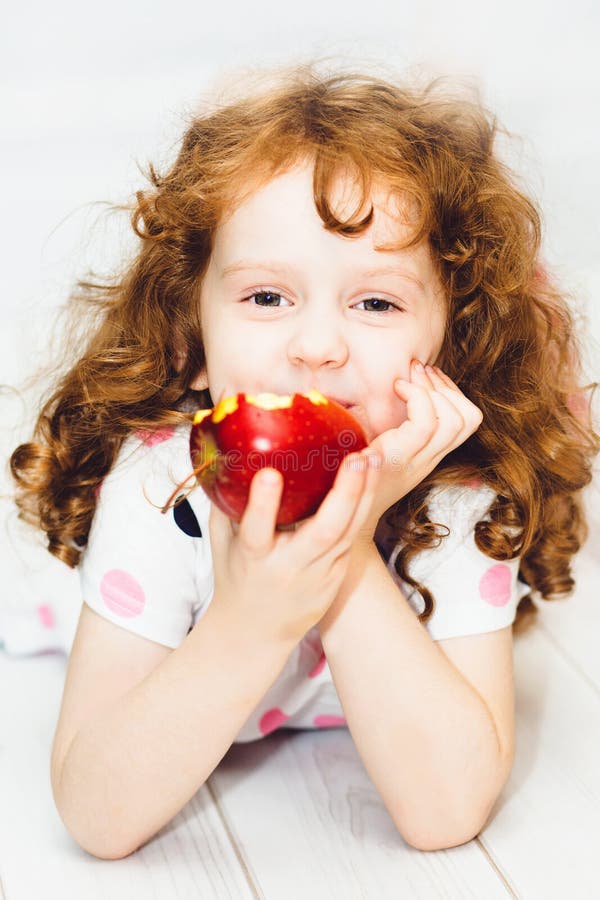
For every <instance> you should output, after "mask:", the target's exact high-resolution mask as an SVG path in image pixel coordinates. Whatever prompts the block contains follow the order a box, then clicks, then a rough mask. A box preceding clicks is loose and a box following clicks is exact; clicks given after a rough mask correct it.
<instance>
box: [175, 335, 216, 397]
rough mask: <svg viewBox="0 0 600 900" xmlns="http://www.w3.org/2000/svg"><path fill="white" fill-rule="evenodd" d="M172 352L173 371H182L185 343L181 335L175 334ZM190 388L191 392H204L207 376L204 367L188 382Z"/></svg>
mask: <svg viewBox="0 0 600 900" xmlns="http://www.w3.org/2000/svg"><path fill="white" fill-rule="evenodd" d="M173 343H174V350H175V370H176V371H177V372H181V370H182V369H183V367H184V365H185V362H186V358H187V353H186V350H185V342H184V340H183V338H182V337H181V335H179V334H175V336H174V341H173ZM189 386H190V388H191V389H192V390H193V391H204V390H206V388H207V387H208V376H207V374H206V367H204V368H203V369H202V371H201V372H200V374H199V375H196V377H195V378H194V379H192V381H191V382H190V385H189Z"/></svg>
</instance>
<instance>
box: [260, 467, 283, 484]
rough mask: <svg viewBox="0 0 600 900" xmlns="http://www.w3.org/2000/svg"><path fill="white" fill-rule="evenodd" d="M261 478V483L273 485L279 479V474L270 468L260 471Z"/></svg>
mask: <svg viewBox="0 0 600 900" xmlns="http://www.w3.org/2000/svg"><path fill="white" fill-rule="evenodd" d="M261 479H262V481H263V484H269V485H271V484H272V485H275V484H277V482H278V481H279V474H278V473H277V472H274V471H273V470H272V469H270V470H269V471H268V472H263V473H262V475H261Z"/></svg>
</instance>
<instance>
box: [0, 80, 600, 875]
mask: <svg viewBox="0 0 600 900" xmlns="http://www.w3.org/2000/svg"><path fill="white" fill-rule="evenodd" d="M495 133H496V124H495V120H494V118H493V116H491V114H489V113H488V112H487V110H485V109H484V108H482V107H481V106H480V105H479V104H478V103H476V102H474V101H472V100H466V99H462V98H460V97H456V96H452V95H449V94H445V93H443V91H442V89H441V87H440V85H439V84H432V85H430V86H428V87H426V88H424V89H419V88H413V87H410V86H403V85H400V84H397V83H392V82H388V81H386V80H383V79H379V78H377V77H372V76H365V75H361V74H352V73H347V72H346V73H333V74H326V75H324V74H319V73H318V72H317V70H316V67H315V66H312V65H304V66H299V67H295V68H293V69H291V70H288V71H284V72H283V73H281V72H280V73H279V77H278V78H277V79H275V80H273V81H272V82H271V83H269V85H268V86H266V87H262V86H261V87H259V88H255V89H254V90H249V91H248V94H247V96H245V97H243V98H239V97H238V98H230V99H229V100H228V102H225V103H221V104H220V105H219V104H217V105H216V106H215V108H214V109H213V110H211V111H206V112H205V113H204V114H202V115H198V116H197V117H196V118H193V119H192V121H191V122H190V124H189V127H188V129H187V131H186V132H185V134H184V136H183V140H182V143H181V147H180V149H179V153H178V156H177V158H176V160H175V162H174V163H173V164H172V165H171V166H170V168H168V170H167V171H165V172H164V173H163V174H159V173H158V172H157V171H156V170H155V168H154V167H153V166H152V165H150V167H149V179H150V181H151V188H150V189H149V190H147V191H140V192H138V193H137V203H136V204H135V205H134V207H133V211H132V225H133V229H134V231H135V233H136V234H137V235H138V236H139V249H138V251H137V255H136V256H135V258H134V259H133V261H132V262H131V263H130V265H129V266H128V267H127V268H125V269H124V270H123V272H121V273H120V275H119V277H115V279H114V280H113V281H112V282H109V283H105V284H102V283H97V282H96V283H91V282H82V283H81V287H82V289H83V290H84V295H85V296H87V297H88V298H90V299H93V301H94V303H95V304H96V306H98V305H99V308H100V317H99V319H98V320H96V326H95V328H94V329H93V330H91V333H90V335H89V340H88V343H87V346H86V347H85V349H84V352H83V354H82V355H81V357H80V358H79V359H78V361H77V362H76V363H75V364H74V365H73V366H72V368H71V369H70V371H68V372H67V373H66V374H65V375H64V377H62V380H61V381H60V383H59V384H58V386H57V388H56V390H55V393H54V395H53V396H52V397H51V398H50V399H49V401H48V402H47V403H46V405H45V406H44V407H43V409H42V411H41V413H40V416H39V419H38V422H37V427H36V432H35V435H34V440H33V441H32V442H30V443H27V444H24V445H21V446H20V447H18V448H17V449H16V450H15V451H14V453H13V455H12V458H11V465H12V472H13V475H14V477H15V479H16V481H17V484H18V502H19V505H20V508H21V511H22V514H23V515H24V516H25V517H27V518H28V519H30V520H33V521H35V522H36V523H37V524H38V525H39V526H40V527H41V528H42V529H43V530H44V531H45V532H46V533H47V535H48V542H49V543H48V547H49V550H50V552H51V553H53V554H55V555H56V556H57V557H59V558H60V559H62V560H63V561H64V562H66V563H67V564H68V565H69V566H78V567H79V570H80V572H81V584H82V599H83V603H82V607H81V614H80V619H79V624H78V629H77V633H76V636H75V640H74V643H73V646H72V650H71V654H70V658H69V663H68V669H67V675H66V683H65V688H64V695H63V701H62V707H61V712H60V718H59V722H58V725H57V729H56V734H55V739H54V745H53V752H52V786H53V791H54V798H55V802H56V805H57V808H58V810H59V812H60V815H61V817H62V819H63V821H64V823H65V826H66V828H67V829H68V830H69V832H70V833H71V834H72V835H73V837H74V838H75V840H76V841H77V842H78V843H79V844H80V845H81V846H82V847H84V848H85V849H86V850H88V851H89V852H90V853H92V854H94V855H96V856H99V857H103V858H111V859H112V858H118V857H122V856H125V855H127V854H129V853H131V852H132V851H133V850H135V849H136V848H138V847H139V846H140V845H141V844H143V843H144V842H146V841H147V840H149V839H150V838H151V837H152V836H153V835H155V834H156V833H157V832H158V831H159V830H160V829H161V828H162V827H163V825H164V824H165V823H166V822H168V821H169V820H170V819H171V818H172V817H173V816H175V815H176V814H177V812H178V811H179V810H181V808H182V807H183V806H184V805H185V804H186V803H187V802H188V801H189V799H190V798H191V797H192V796H193V794H194V793H195V792H196V791H197V790H198V789H199V788H200V786H201V785H202V784H203V783H204V782H205V780H206V779H207V778H208V777H209V775H210V774H211V772H212V771H213V770H214V769H215V767H216V766H217V765H218V763H219V761H220V760H221V759H222V758H223V756H224V755H225V753H226V752H227V750H228V748H229V747H230V746H231V745H232V743H234V742H236V741H251V740H256V739H259V738H262V737H264V736H265V735H267V734H269V733H270V732H272V731H274V730H275V729H278V728H281V727H286V728H323V727H331V726H346V725H347V727H348V729H349V731H350V733H351V735H352V738H353V739H354V741H355V743H356V746H357V749H358V752H359V753H360V755H361V757H362V759H363V761H364V764H365V767H366V769H367V771H368V773H369V775H370V777H371V778H372V780H373V782H374V784H375V786H376V788H377V790H378V791H379V793H380V795H381V798H382V801H383V802H384V804H385V805H386V807H387V809H388V811H389V813H390V816H391V817H392V819H393V821H394V823H395V825H396V826H397V828H398V831H399V832H400V834H401V835H402V837H403V838H404V839H405V840H406V841H407V842H408V843H410V844H411V845H412V846H414V847H418V848H421V849H425V850H432V849H440V848H444V847H450V846H455V845H457V844H460V843H464V842H466V841H468V840H470V839H471V838H473V837H474V836H475V835H476V834H477V833H478V832H479V831H480V830H481V828H482V827H483V826H484V824H485V822H486V821H487V818H488V816H489V814H490V811H491V809H492V807H493V805H494V803H495V801H496V799H497V797H498V795H499V794H500V792H501V790H502V788H503V786H504V784H505V783H506V780H507V778H508V776H509V773H510V770H511V765H512V761H513V758H514V712H513V705H514V698H513V681H512V625H513V622H515V620H516V621H519V619H521V618H522V616H523V614H524V612H525V611H527V610H529V611H530V612H532V611H535V607H534V606H533V604H532V602H531V592H532V591H535V592H537V593H538V595H539V596H540V597H541V598H544V599H547V600H551V599H553V598H555V597H558V596H559V595H564V594H568V593H569V592H571V590H572V588H573V580H572V578H571V575H570V561H571V558H572V556H573V554H574V553H575V552H576V551H577V550H578V549H579V547H580V546H581V544H582V542H583V540H584V539H585V537H586V533H587V532H586V524H585V521H584V516H583V511H582V510H583V508H582V503H581V496H580V492H581V489H582V488H583V487H584V486H585V485H587V484H588V483H589V481H590V479H591V467H592V461H593V458H594V456H595V454H596V453H597V452H598V450H599V449H600V439H599V436H598V435H597V434H596V432H595V431H594V429H593V428H592V424H591V421H590V416H589V412H588V410H587V404H586V402H585V398H583V395H582V393H581V392H582V390H583V388H582V387H581V385H580V381H581V361H580V357H581V353H580V346H579V343H578V339H577V337H576V334H575V330H574V325H573V318H572V314H571V313H570V311H569V308H568V306H567V304H566V301H565V299H564V297H563V294H562V293H561V291H560V290H559V288H558V287H557V286H556V284H555V283H554V282H553V280H552V278H551V277H550V275H549V274H548V272H547V270H546V269H545V268H544V267H543V265H542V264H541V263H540V259H539V249H540V218H539V214H538V212H537V210H536V208H535V206H534V204H533V203H532V201H531V200H529V199H528V198H527V197H526V196H524V195H523V193H521V192H520V191H519V190H518V189H517V188H516V187H515V185H514V183H513V182H512V180H511V175H510V172H509V171H508V169H507V168H506V166H505V165H503V164H502V163H501V162H500V161H499V160H498V158H497V156H496V155H495V150H494V137H495ZM86 292H87V293H86ZM311 388H315V389H317V390H319V391H321V392H322V393H323V394H325V395H327V396H330V397H333V398H336V399H337V400H338V401H341V402H342V403H343V404H344V405H345V406H347V407H348V408H349V409H350V412H351V413H352V414H353V415H354V416H355V417H356V419H358V421H359V422H360V423H361V424H362V426H363V428H364V430H365V433H366V435H367V438H368V441H369V446H368V448H367V450H366V451H364V452H363V453H360V454H356V453H355V454H350V455H349V456H348V457H347V458H346V460H345V461H344V464H343V465H342V466H340V468H339V470H338V472H337V473H336V479H335V483H334V485H333V487H332V489H331V490H330V492H329V493H328V495H327V496H326V498H325V499H324V501H323V502H322V504H321V506H320V508H319V509H318V511H317V513H316V514H315V515H314V516H312V517H310V518H308V519H306V520H304V521H303V522H301V523H300V524H299V525H298V526H297V528H296V529H295V530H285V531H284V530H279V529H277V528H276V525H275V522H276V516H277V510H278V504H279V500H280V497H281V492H282V487H283V481H282V476H281V474H280V473H277V472H276V471H275V470H272V469H264V470H261V471H260V472H259V473H257V475H255V477H254V480H253V482H252V487H251V493H250V499H249V503H248V506H247V508H246V511H245V513H244V516H243V518H242V520H241V522H240V523H239V525H236V524H234V523H232V522H230V520H229V519H228V518H227V517H226V516H225V515H224V514H223V513H222V512H220V511H219V510H218V509H217V508H216V507H215V506H214V505H212V504H211V503H210V501H209V500H208V498H207V496H206V495H205V494H204V492H203V491H202V489H201V488H196V489H195V490H194V491H192V493H191V494H189V496H184V495H183V492H182V496H180V497H178V498H177V502H176V503H175V505H174V506H173V508H172V509H170V510H169V511H168V513H167V514H166V515H163V514H162V513H161V508H162V507H163V506H164V504H165V501H166V499H167V498H168V497H169V496H170V494H171V493H172V491H173V488H174V486H176V485H177V484H178V483H180V482H182V481H183V480H184V479H185V478H186V476H188V475H189V473H190V469H191V463H190V458H189V446H188V441H189V431H190V424H191V419H192V417H193V413H194V411H195V410H196V409H198V408H210V407H212V406H213V405H214V404H216V403H217V402H218V401H219V400H220V399H222V398H223V397H225V396H229V395H231V394H234V393H236V392H240V391H242V392H250V393H253V394H257V393H260V392H264V391H269V392H274V393H280V394H281V393H283V394H291V393H293V392H308V391H309V390H310V389H311ZM367 458H370V459H371V460H372V463H371V464H369V465H367V462H368V459H367Z"/></svg>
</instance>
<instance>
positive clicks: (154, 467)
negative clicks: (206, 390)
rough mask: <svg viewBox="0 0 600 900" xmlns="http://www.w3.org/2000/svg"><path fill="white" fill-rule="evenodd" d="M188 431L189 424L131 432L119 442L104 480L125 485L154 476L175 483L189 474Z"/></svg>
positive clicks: (189, 429)
mask: <svg viewBox="0 0 600 900" xmlns="http://www.w3.org/2000/svg"><path fill="white" fill-rule="evenodd" d="M190 431H191V425H188V424H183V425H179V426H177V427H173V428H161V429H158V430H155V431H150V430H147V431H146V430H143V431H135V432H132V434H130V435H129V436H128V437H127V438H125V440H124V441H123V443H122V445H121V448H120V450H119V452H118V454H117V458H116V460H115V462H114V464H113V466H112V468H111V470H110V472H109V473H108V475H107V479H106V480H110V481H111V482H125V481H131V480H137V479H138V478H139V477H144V476H146V477H147V476H150V475H154V476H155V477H157V478H160V479H161V480H164V479H167V480H169V481H173V480H175V484H179V483H180V482H181V481H183V479H184V478H185V477H186V476H187V475H189V474H191V472H192V462H191V457H190Z"/></svg>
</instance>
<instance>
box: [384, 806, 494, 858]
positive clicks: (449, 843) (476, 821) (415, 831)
mask: <svg viewBox="0 0 600 900" xmlns="http://www.w3.org/2000/svg"><path fill="white" fill-rule="evenodd" d="M491 806H493V804H491ZM491 806H490V805H488V806H486V808H485V811H484V812H483V814H482V812H481V810H479V811H478V813H477V815H473V816H467V815H466V814H465V811H464V810H461V812H460V813H459V814H458V815H457V816H454V817H453V818H452V819H451V820H450V821H440V817H439V815H437V816H433V815H432V816H431V817H429V818H428V819H425V820H423V818H422V817H421V818H420V822H419V825H418V827H416V826H415V825H414V823H413V825H412V826H411V825H410V824H409V825H407V824H406V822H404V823H403V824H402V825H401V826H400V825H398V823H396V827H397V828H398V831H399V832H400V834H401V836H402V838H403V840H404V841H405V842H406V843H407V844H408V845H409V846H410V847H414V849H415V850H426V851H433V850H448V849H450V848H451V847H459V846H460V845H461V844H468V843H469V841H472V840H474V838H476V837H477V835H479V834H480V833H481V832H482V831H483V829H484V828H485V826H486V824H487V822H488V819H489V816H490V812H491Z"/></svg>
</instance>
